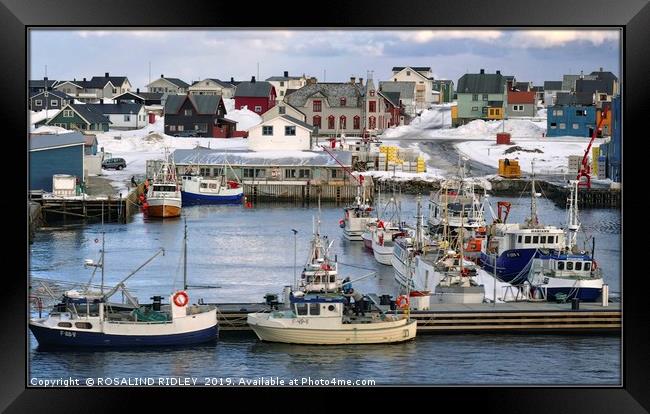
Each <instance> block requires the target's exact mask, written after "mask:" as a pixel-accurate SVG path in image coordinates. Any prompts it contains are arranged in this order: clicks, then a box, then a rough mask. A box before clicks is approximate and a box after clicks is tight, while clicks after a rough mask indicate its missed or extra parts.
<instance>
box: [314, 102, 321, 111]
mask: <svg viewBox="0 0 650 414" xmlns="http://www.w3.org/2000/svg"><path fill="white" fill-rule="evenodd" d="M321 110H322V105H321V101H314V112H320V111H321Z"/></svg>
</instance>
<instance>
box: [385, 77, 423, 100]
mask: <svg viewBox="0 0 650 414" xmlns="http://www.w3.org/2000/svg"><path fill="white" fill-rule="evenodd" d="M379 89H380V90H381V91H382V92H399V94H400V97H401V98H402V99H413V94H414V92H415V82H391V81H380V82H379Z"/></svg>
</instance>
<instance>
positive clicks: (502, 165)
mask: <svg viewBox="0 0 650 414" xmlns="http://www.w3.org/2000/svg"><path fill="white" fill-rule="evenodd" d="M499 175H500V176H501V177H503V178H520V177H521V168H520V167H519V161H517V160H509V159H507V158H505V159H501V160H499Z"/></svg>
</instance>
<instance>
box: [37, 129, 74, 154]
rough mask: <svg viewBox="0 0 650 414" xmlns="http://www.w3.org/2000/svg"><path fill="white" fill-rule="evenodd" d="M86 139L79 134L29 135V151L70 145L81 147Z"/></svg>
mask: <svg viewBox="0 0 650 414" xmlns="http://www.w3.org/2000/svg"><path fill="white" fill-rule="evenodd" d="M85 142H86V137H85V136H84V135H83V134H82V133H81V132H71V133H68V134H29V149H30V151H35V150H42V149H49V148H57V147H67V146H70V145H83V144H85Z"/></svg>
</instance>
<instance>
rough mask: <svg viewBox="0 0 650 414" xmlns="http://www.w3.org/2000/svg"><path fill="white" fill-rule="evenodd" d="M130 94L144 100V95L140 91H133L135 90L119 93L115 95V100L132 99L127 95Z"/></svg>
mask: <svg viewBox="0 0 650 414" xmlns="http://www.w3.org/2000/svg"><path fill="white" fill-rule="evenodd" d="M129 95H130V96H132V97H134V98H136V99H140V100H144V96H142V94H141V93H139V92H137V93H136V92H133V91H126V92H124V93H121V94H119V95H115V96H113V100H114V101H115V100H118V99H130V98H128V97H127V96H129Z"/></svg>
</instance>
